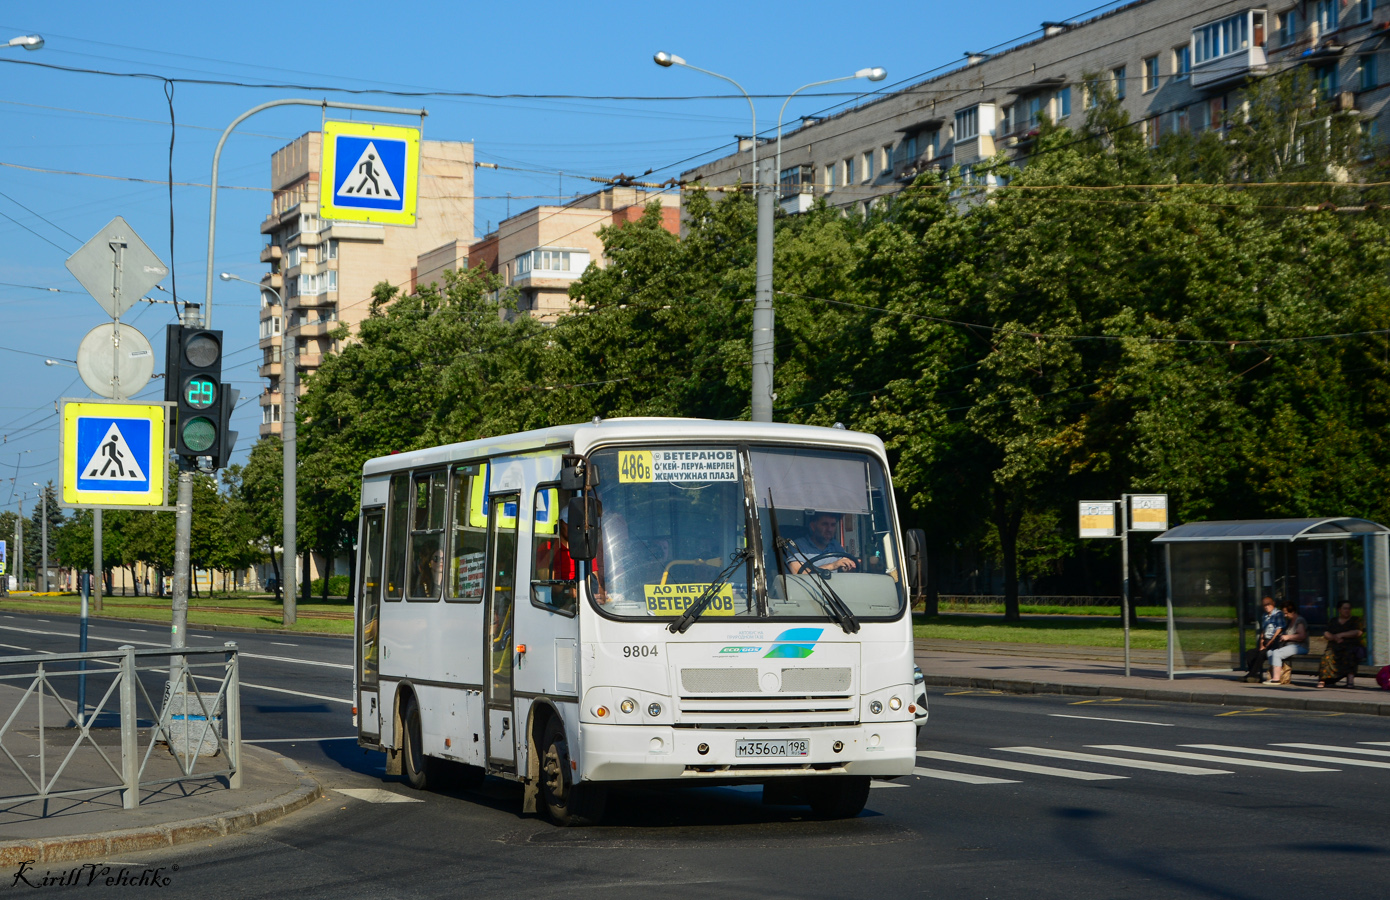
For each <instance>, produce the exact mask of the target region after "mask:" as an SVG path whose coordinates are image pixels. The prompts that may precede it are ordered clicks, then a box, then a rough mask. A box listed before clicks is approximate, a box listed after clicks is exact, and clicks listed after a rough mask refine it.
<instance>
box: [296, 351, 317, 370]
mask: <svg viewBox="0 0 1390 900" xmlns="http://www.w3.org/2000/svg"><path fill="white" fill-rule="evenodd" d="M321 365H323V354H322V353H319V352H318V351H317V350H315V351H309V350H301V351H300V352H299V362H297V363H295V366H294V367H295V369H317V368H318V367H319V366H321Z"/></svg>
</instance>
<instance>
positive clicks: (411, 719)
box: [401, 695, 429, 791]
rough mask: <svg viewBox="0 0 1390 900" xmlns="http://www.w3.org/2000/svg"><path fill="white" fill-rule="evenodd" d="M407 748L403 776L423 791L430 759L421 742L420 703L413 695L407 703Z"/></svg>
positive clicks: (403, 716) (405, 748)
mask: <svg viewBox="0 0 1390 900" xmlns="http://www.w3.org/2000/svg"><path fill="white" fill-rule="evenodd" d="M401 718H402V719H404V720H405V742H404V743H405V746H404V747H402V748H401V755H402V756H403V757H405V758H404V759H403V760H402V765H401V774H403V775H405V780H406V783H407V784H409V785H410V786H411V787H413V788H415V790H417V791H423V790H424V789H425V787H426V785H427V783H428V781H429V778H428V776H427V773H428V771H429V770H428V768H427V765H428V763H429V759H428V758H427V757H426V756H425V751H424V747H423V746H422V744H421V740H420V703H419V701H417V700H416V699H415V697H414V696H413V695H412V696H411V697H409V698H408V699H407V700H406V702H405V713H404V714H403V715H402V716H401Z"/></svg>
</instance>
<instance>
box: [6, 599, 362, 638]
mask: <svg viewBox="0 0 1390 900" xmlns="http://www.w3.org/2000/svg"><path fill="white" fill-rule="evenodd" d="M102 605H103V611H102V613H101V614H97V613H95V612H93V613H92V618H102V617H103V616H111V617H115V618H121V619H143V620H147V621H150V622H166V623H167V622H168V621H169V620H170V619H171V618H172V616H173V613H172V612H171V611H170V609H169V598H168V597H105V598H103V601H102ZM203 606H216V607H223V608H236V609H238V610H243V609H244V610H245V612H223V611H212V610H206V609H200V608H199V607H203ZM80 609H81V600H80V599H79V598H78V597H77V596H76V595H69V596H65V597H36V598H33V599H29V598H26V597H0V610H9V611H12V612H25V613H50V614H55V615H65V616H75V615H77V614H78V612H79V611H80ZM296 609H297V610H298V611H299V612H300V613H306V612H309V613H312V612H332V613H339V614H341V613H345V612H346V613H350V612H352V606H351V604H349V603H348V602H347V601H346V600H339V601H337V602H334V601H333V600H332V599H331V598H330V600H329V602H328V603H301V604H299V605H298V606H297V607H296ZM281 616H282V609H281V606H280V604H279V603H277V602H276V601H275V598H274V597H257V596H254V595H248V594H221V593H215V594H213V595H212V596H211V597H190V598H189V600H188V623H189V624H190V625H227V626H231V627H238V628H283V627H284V626H283V625H282V624H281V623H282V619H281ZM291 630H292V631H306V632H308V631H318V632H327V633H329V634H352V619H350V618H347V619H320V618H311V617H305V616H302V615H301V616H300V617H299V618H298V619H297V620H296V622H295V624H294V626H293V628H292V629H291Z"/></svg>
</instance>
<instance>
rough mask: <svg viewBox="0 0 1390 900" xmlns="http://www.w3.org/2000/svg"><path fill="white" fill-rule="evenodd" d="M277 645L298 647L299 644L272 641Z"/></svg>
mask: <svg viewBox="0 0 1390 900" xmlns="http://www.w3.org/2000/svg"><path fill="white" fill-rule="evenodd" d="M271 643H272V644H274V645H275V646H277V647H298V646H299V645H298V644H286V643H285V642H284V641H271Z"/></svg>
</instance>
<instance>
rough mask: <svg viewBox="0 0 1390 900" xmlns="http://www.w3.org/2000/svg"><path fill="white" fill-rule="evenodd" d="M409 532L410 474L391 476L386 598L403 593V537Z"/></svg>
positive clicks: (387, 535)
mask: <svg viewBox="0 0 1390 900" xmlns="http://www.w3.org/2000/svg"><path fill="white" fill-rule="evenodd" d="M409 533H410V476H409V475H406V474H404V473H402V474H400V475H392V476H391V507H390V513H389V515H388V519H387V523H386V548H387V549H386V560H387V562H386V599H387V600H399V599H401V597H403V596H404V595H405V539H406V535H408V534H409Z"/></svg>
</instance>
